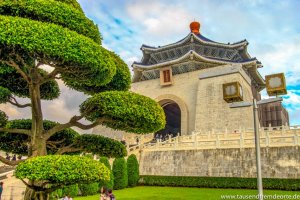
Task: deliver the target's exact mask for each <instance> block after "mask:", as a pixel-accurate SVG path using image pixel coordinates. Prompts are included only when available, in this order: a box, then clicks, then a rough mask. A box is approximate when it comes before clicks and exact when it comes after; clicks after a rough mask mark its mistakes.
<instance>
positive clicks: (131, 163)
mask: <svg viewBox="0 0 300 200" xmlns="http://www.w3.org/2000/svg"><path fill="white" fill-rule="evenodd" d="M127 174H128V186H130V187H134V186H136V185H137V183H138V181H139V178H140V171H139V163H138V160H137V159H136V156H135V155H134V154H131V155H130V156H129V157H128V158H127Z"/></svg>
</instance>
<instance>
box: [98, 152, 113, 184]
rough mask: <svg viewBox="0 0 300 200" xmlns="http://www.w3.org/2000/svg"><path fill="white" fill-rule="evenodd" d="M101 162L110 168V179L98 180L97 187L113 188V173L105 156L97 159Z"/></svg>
mask: <svg viewBox="0 0 300 200" xmlns="http://www.w3.org/2000/svg"><path fill="white" fill-rule="evenodd" d="M99 161H100V162H101V163H102V164H104V165H105V166H106V167H107V168H108V169H109V170H110V180H109V181H100V183H99V188H101V187H106V188H114V174H113V172H112V170H111V166H110V163H109V160H108V158H107V157H101V158H100V160H99Z"/></svg>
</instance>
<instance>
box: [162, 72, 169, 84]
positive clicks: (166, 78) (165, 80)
mask: <svg viewBox="0 0 300 200" xmlns="http://www.w3.org/2000/svg"><path fill="white" fill-rule="evenodd" d="M163 74H164V83H168V82H170V81H171V77H170V70H164V71H163Z"/></svg>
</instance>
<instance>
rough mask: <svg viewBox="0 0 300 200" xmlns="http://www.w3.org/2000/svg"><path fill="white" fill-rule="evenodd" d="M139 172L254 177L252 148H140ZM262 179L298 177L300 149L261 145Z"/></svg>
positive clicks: (253, 152)
mask: <svg viewBox="0 0 300 200" xmlns="http://www.w3.org/2000/svg"><path fill="white" fill-rule="evenodd" d="M139 157H140V174H141V175H161V176H209V177H256V157H255V148H244V149H203V150H178V151H175V150H174V151H142V152H141V154H140V156H139ZM261 161H262V176H263V178H295V179H300V148H299V147H269V148H261Z"/></svg>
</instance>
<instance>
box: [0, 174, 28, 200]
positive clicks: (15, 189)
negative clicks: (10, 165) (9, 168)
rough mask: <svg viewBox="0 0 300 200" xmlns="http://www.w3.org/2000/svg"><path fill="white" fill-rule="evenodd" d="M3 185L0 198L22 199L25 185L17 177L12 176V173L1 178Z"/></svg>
mask: <svg viewBox="0 0 300 200" xmlns="http://www.w3.org/2000/svg"><path fill="white" fill-rule="evenodd" d="M1 181H2V182H3V183H4V185H3V193H2V199H1V200H22V199H23V193H24V191H25V185H24V184H23V183H22V181H20V180H19V179H17V178H15V177H14V176H13V173H10V174H8V175H7V178H6V179H4V180H1Z"/></svg>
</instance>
